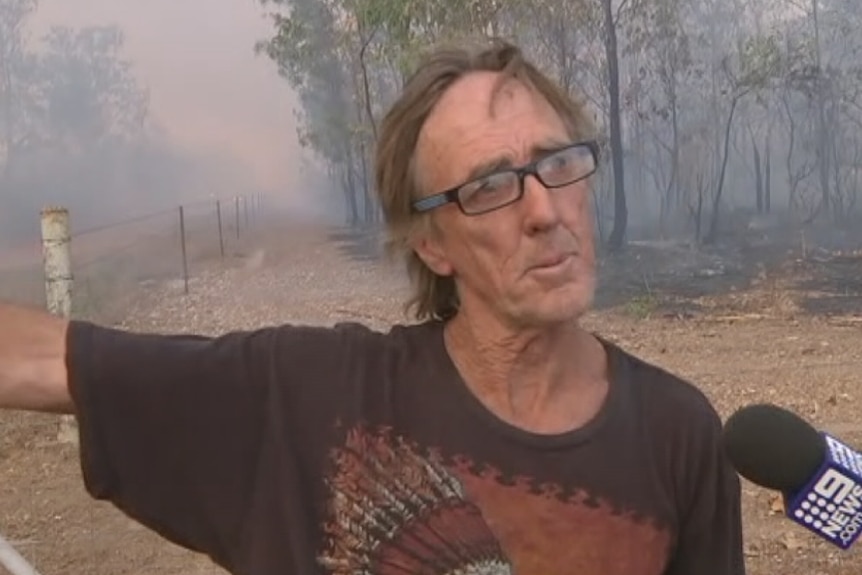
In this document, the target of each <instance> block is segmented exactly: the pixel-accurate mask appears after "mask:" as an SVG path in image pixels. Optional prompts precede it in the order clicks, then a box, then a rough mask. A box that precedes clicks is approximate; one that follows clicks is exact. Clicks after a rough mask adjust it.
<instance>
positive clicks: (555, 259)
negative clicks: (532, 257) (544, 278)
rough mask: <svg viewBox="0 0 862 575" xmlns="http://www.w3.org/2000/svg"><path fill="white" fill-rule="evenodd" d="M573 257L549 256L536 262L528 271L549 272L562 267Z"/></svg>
mask: <svg viewBox="0 0 862 575" xmlns="http://www.w3.org/2000/svg"><path fill="white" fill-rule="evenodd" d="M573 257H575V254H573V253H561V254H550V255H548V256H546V257H544V258H542V259H541V260H539V261H538V262H536V264H535V265H533V266H532V267H530V270H531V271H532V270H551V269H555V268H558V267H562V266H563V265H565V264H566V263H568V261H569V260H570V259H572V258H573Z"/></svg>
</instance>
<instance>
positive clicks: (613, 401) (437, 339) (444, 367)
mask: <svg viewBox="0 0 862 575" xmlns="http://www.w3.org/2000/svg"><path fill="white" fill-rule="evenodd" d="M431 323H432V326H431V329H432V330H433V332H434V334H433V336H434V337H433V338H432V339H433V342H434V353H435V355H437V356H438V359H439V361H440V364H439V365H440V366H441V370H440V372H439V373H440V376H441V380H442V381H440V382H437V384H438V385H443V386H446V387H447V388H448V392H449V393H451V395H452V396H453V397H454V399H455V400H456V405H457V409H459V410H463V411H464V412H465V415H467V416H468V417H472V418H474V419H475V420H478V421H479V422H480V423H481V424H482V425H484V426H485V427H487V428H489V429H490V430H491V431H492V432H494V433H495V434H498V435H500V436H502V437H504V438H505V439H507V440H509V441H513V442H515V443H520V444H523V445H525V446H527V447H530V448H533V449H536V448H538V449H549V450H555V449H562V448H568V447H574V446H576V445H579V444H582V443H585V442H587V441H589V440H590V439H592V437H593V436H594V435H595V434H596V433H598V432H599V431H600V430H601V429H602V428H603V427H604V426H605V425H607V423H608V420H609V419H611V418H612V417H613V416H614V414H615V413H616V411H617V409H616V407H617V405H618V404H619V396H620V385H621V381H622V379H623V378H622V370H623V369H624V368H625V366H624V363H623V362H622V361H621V357H620V353H619V350H618V349H617V348H616V347H615V346H614V345H613V344H612V343H610V342H609V341H607V340H605V339H603V338H602V337H600V336H598V335H596V334H593V336H594V337H596V338H597V339H598V340H599V342H600V343H601V344H602V346H603V347H604V349H605V354H606V356H607V363H608V366H607V370H608V393H607V395H606V396H605V400H604V402H603V403H602V405H601V407H600V408H599V411H598V413H596V415H594V416H593V418H592V419H590V420H589V421H588V422H587V423H586V424H584V425H582V426H580V427H577V428H574V429H571V430H568V431H564V432H561V433H547V434H546V433H537V432H533V431H529V430H526V429H522V428H520V427H517V426H515V425H512V424H511V423H509V422H507V421H505V420H503V419H502V418H500V417H499V416H498V415H497V414H495V413H494V412H493V411H491V410H490V409H489V408H488V407H486V406H485V404H483V403H482V401H481V400H480V399H479V398H478V397H476V395H475V394H474V393H473V392H472V391H471V390H470V388H469V387H468V386H467V383H466V382H465V381H464V379H463V377H462V376H461V373H460V372H459V371H458V368H457V366H456V365H455V363H454V361H453V360H452V357H451V356H450V355H449V351H448V350H447V349H446V342H445V340H444V335H443V327H444V325H445V322H443V321H434V322H431Z"/></svg>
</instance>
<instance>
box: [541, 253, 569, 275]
mask: <svg viewBox="0 0 862 575" xmlns="http://www.w3.org/2000/svg"><path fill="white" fill-rule="evenodd" d="M571 259H572V256H566V257H565V258H563V259H562V260H560V261H559V262H557V263H555V264H551V265H547V266H536V267H534V268H533V271H537V272H553V271H558V270H561V269H562V268H563V267H565V266H566V265H567V264H568V263H569V262H570V261H571Z"/></svg>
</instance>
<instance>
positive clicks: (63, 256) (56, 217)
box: [42, 207, 78, 444]
mask: <svg viewBox="0 0 862 575" xmlns="http://www.w3.org/2000/svg"><path fill="white" fill-rule="evenodd" d="M70 243H71V234H70V233H69V210H67V209H66V208H62V207H49V208H45V209H44V210H42V261H43V264H44V270H45V299H46V304H47V307H48V311H49V312H50V313H52V314H54V315H59V316H62V317H65V318H69V317H71V315H72V257H71V246H70ZM57 439H58V440H59V441H60V442H61V443H73V444H77V442H78V429H77V425H76V422H75V418H74V417H73V416H71V415H63V416H61V417H60V429H59V432H58V434H57Z"/></svg>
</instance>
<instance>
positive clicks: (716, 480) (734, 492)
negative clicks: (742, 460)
mask: <svg viewBox="0 0 862 575" xmlns="http://www.w3.org/2000/svg"><path fill="white" fill-rule="evenodd" d="M702 407H703V409H701V410H697V414H698V415H700V416H701V417H700V418H698V419H697V423H696V424H695V425H692V426H691V427H690V434H689V436H688V439H689V441H687V442H686V443H687V444H688V450H687V452H686V456H687V462H688V463H687V464H686V465H685V466H684V469H685V472H684V477H683V478H682V484H683V485H685V487H684V488H683V489H682V490H681V492H680V494H679V495H680V499H679V503H680V521H681V523H680V531H679V537H678V542H677V547H676V551H675V553H674V556H673V559H672V561H671V563H670V566H669V569H668V570H667V572H666V575H691V574H693V573H697V574H698V575H744V574H745V558H744V550H743V540H742V511H741V486H740V481H739V477H738V476H737V474H736V471H735V470H734V469H733V467H732V466H731V464H730V462H729V460H728V458H727V457H726V455H725V453H724V450H723V449H722V446H721V420H720V418H719V417H718V414H717V413H715V411H713V410H712V408H711V407H706V406H702Z"/></svg>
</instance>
